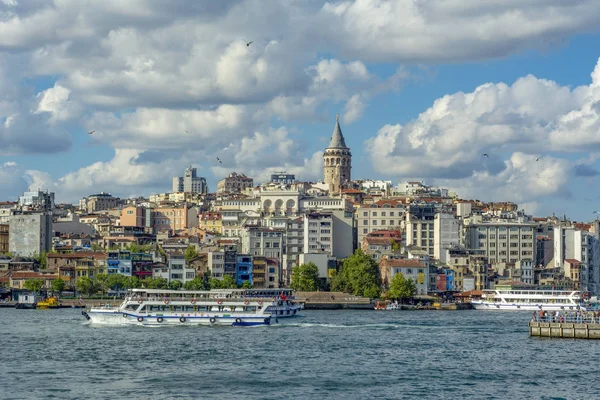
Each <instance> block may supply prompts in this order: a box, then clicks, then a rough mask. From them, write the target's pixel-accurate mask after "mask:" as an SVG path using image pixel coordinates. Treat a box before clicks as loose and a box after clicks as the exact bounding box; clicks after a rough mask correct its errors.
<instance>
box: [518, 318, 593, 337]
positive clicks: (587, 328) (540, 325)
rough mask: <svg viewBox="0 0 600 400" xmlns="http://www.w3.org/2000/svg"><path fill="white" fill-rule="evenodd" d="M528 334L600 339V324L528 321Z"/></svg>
mask: <svg viewBox="0 0 600 400" xmlns="http://www.w3.org/2000/svg"><path fill="white" fill-rule="evenodd" d="M529 336H540V337H552V338H570V339H600V324H588V323H585V324H577V323H570V322H569V323H566V322H565V323H560V322H529Z"/></svg>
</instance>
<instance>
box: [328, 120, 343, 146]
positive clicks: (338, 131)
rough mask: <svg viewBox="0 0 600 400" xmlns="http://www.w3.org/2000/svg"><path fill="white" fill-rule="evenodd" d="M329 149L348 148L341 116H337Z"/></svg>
mask: <svg viewBox="0 0 600 400" xmlns="http://www.w3.org/2000/svg"><path fill="white" fill-rule="evenodd" d="M327 148H328V149H347V148H348V146H346V141H345V140H344V135H342V128H340V117H339V115H336V117H335V127H334V128H333V135H331V142H329V146H328V147H327Z"/></svg>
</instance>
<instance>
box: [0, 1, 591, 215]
mask: <svg viewBox="0 0 600 400" xmlns="http://www.w3.org/2000/svg"><path fill="white" fill-rule="evenodd" d="M269 5H270V7H265V4H264V2H262V1H260V0H252V1H234V0H231V1H218V2H179V3H175V4H170V3H168V2H162V1H152V0H148V1H143V0H139V1H120V0H112V1H111V0H105V1H92V2H87V3H84V2H81V1H78V0H61V1H42V0H27V1H25V0H0V32H2V35H1V36H0V194H1V196H0V201H2V200H11V199H13V200H14V199H16V198H17V197H18V196H19V195H20V194H21V193H22V192H23V191H25V190H27V188H28V187H31V188H33V189H37V188H42V189H48V190H51V191H54V192H55V193H56V201H57V202H77V200H78V199H79V198H81V197H83V196H85V195H89V194H91V193H96V192H102V191H103V192H110V193H112V194H113V195H116V196H120V197H129V196H137V195H144V196H148V195H150V194H153V193H163V192H168V191H170V189H171V182H172V181H171V179H172V177H173V176H181V175H182V174H183V171H184V170H185V168H186V167H187V166H188V165H190V164H191V165H193V166H194V167H197V168H198V175H199V176H204V177H206V178H207V182H208V185H209V188H210V189H211V190H213V191H214V190H215V188H216V182H217V181H218V180H219V179H221V178H223V177H225V176H227V175H228V174H229V173H231V172H233V171H236V172H239V173H245V174H246V175H248V176H251V177H253V178H254V179H255V181H256V182H261V181H266V180H268V179H269V177H270V174H271V173H273V172H275V171H287V172H288V173H293V174H295V175H296V176H297V178H298V179H300V180H306V181H310V180H312V181H316V180H318V179H322V174H323V163H322V152H323V150H324V149H325V147H326V146H327V144H328V143H329V139H330V137H331V133H332V131H333V128H334V125H335V116H336V114H339V115H340V123H341V127H342V130H343V132H344V137H345V139H346V143H347V145H348V146H349V147H350V148H351V150H352V155H353V169H352V178H353V179H365V178H370V179H386V180H392V181H393V183H394V184H397V183H398V182H400V181H407V180H418V181H421V180H424V181H425V182H426V183H427V184H430V185H435V186H441V187H447V188H449V189H450V190H453V191H456V192H457V193H458V194H459V195H460V196H461V197H464V198H473V199H480V200H485V201H514V202H517V203H519V204H520V205H521V206H522V207H523V208H525V209H526V210H527V211H528V212H531V213H533V214H535V215H536V216H542V215H550V214H552V213H556V215H560V216H562V215H564V214H566V215H567V216H568V217H570V218H573V219H577V220H590V219H593V218H594V217H596V214H594V213H593V211H595V210H600V185H598V178H599V176H598V175H599V168H600V164H599V158H600V134H599V133H600V118H599V117H600V64H599V57H600V51H598V50H595V49H596V47H597V43H598V42H599V41H600V31H599V27H598V24H597V21H599V20H600V7H598V6H597V1H595V0H581V1H579V2H577V3H576V5H571V4H570V2H555V1H548V2H540V1H533V0H532V1H521V2H509V1H503V0H497V1H487V2H472V1H467V0H454V1H450V2H427V3H425V2H421V1H409V0H406V1H393V2H392V1H384V0H357V1H341V2H329V3H327V2H323V1H317V0H313V1H300V0H292V1H288V2H272V3H269ZM247 41H252V44H251V45H250V46H247ZM91 131H94V132H93V134H88V132H91ZM484 153H486V154H488V155H489V157H483V154H484ZM216 157H219V158H220V159H221V160H222V164H221V163H219V162H218V161H217V160H216ZM536 160H537V161H536Z"/></svg>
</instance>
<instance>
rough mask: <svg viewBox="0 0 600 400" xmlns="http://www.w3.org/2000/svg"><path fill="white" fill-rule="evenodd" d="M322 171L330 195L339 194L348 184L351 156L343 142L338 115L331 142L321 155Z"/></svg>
mask: <svg viewBox="0 0 600 400" xmlns="http://www.w3.org/2000/svg"><path fill="white" fill-rule="evenodd" d="M323 169H324V178H325V179H324V181H325V183H327V184H328V185H329V193H330V194H338V193H340V192H341V191H342V187H343V186H344V184H346V183H347V182H350V179H351V178H350V170H351V169H352V154H351V153H350V149H349V148H348V146H346V142H345V141H344V135H342V129H341V128H340V117H339V116H338V115H336V117H335V128H333V135H332V136H331V142H330V143H329V146H328V147H327V148H326V149H325V153H324V154H323Z"/></svg>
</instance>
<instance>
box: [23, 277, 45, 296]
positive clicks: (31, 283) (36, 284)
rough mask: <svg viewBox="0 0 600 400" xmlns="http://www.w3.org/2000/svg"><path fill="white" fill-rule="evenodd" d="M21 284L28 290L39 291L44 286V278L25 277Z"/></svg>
mask: <svg viewBox="0 0 600 400" xmlns="http://www.w3.org/2000/svg"><path fill="white" fill-rule="evenodd" d="M23 286H24V287H25V289H27V290H29V291H30V292H33V293H39V291H40V290H41V289H42V286H44V280H43V279H39V278H35V279H27V280H26V281H25V283H24V284H23Z"/></svg>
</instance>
